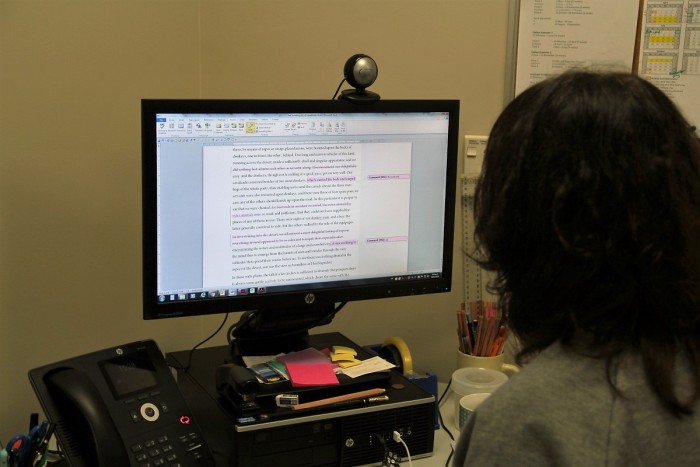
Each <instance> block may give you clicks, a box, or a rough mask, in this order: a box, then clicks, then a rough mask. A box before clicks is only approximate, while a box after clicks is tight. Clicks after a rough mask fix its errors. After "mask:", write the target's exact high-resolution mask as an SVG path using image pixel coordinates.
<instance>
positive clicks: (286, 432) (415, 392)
mask: <svg viewBox="0 0 700 467" xmlns="http://www.w3.org/2000/svg"><path fill="white" fill-rule="evenodd" d="M311 345H312V346H314V347H316V348H319V349H321V348H324V347H331V346H333V345H344V346H348V347H352V348H354V349H356V350H357V351H358V356H359V358H363V359H364V358H367V357H369V355H365V352H366V351H365V350H363V349H362V348H361V347H360V346H358V345H356V344H355V343H353V342H352V341H350V340H349V339H347V338H346V337H344V336H343V335H342V334H339V333H328V334H317V335H312V336H311ZM228 352H229V349H228V347H225V346H224V347H212V348H206V349H200V350H197V351H196V352H195V353H194V355H193V358H192V362H191V367H190V369H189V371H188V372H181V373H180V374H179V375H178V382H179V384H180V387H181V390H182V392H183V395H184V396H185V398H186V400H187V402H188V404H189V405H190V409H191V410H192V412H193V413H194V415H195V416H196V417H197V419H198V421H199V424H200V426H201V428H202V431H203V433H204V436H205V438H206V439H207V441H208V443H209V446H210V448H211V449H212V451H213V452H214V455H215V457H216V458H217V465H222V466H224V465H225V466H239V467H244V466H245V467H255V466H270V465H275V466H282V467H284V466H297V465H305V466H313V467H315V466H319V467H320V466H334V467H335V466H356V465H379V464H380V463H381V462H382V459H383V458H384V454H385V447H386V448H389V449H390V450H391V451H393V452H395V453H397V454H399V455H401V456H403V457H405V456H406V452H405V449H404V447H403V446H402V445H401V444H400V443H397V442H395V441H393V440H392V433H393V431H398V432H399V433H400V434H401V435H402V438H403V440H404V441H405V442H406V444H407V445H408V448H409V450H410V454H411V457H412V458H420V457H426V456H429V455H431V454H432V451H433V441H434V434H435V433H434V414H435V398H434V396H433V395H431V394H430V393H428V392H426V391H425V390H423V389H422V388H420V387H419V386H417V385H415V384H414V383H412V382H411V381H409V380H408V379H406V378H404V377H403V376H402V375H401V374H399V373H398V372H396V371H391V372H390V373H389V375H388V377H387V378H386V379H384V380H383V381H382V382H380V383H374V385H375V386H380V387H383V388H385V389H386V395H388V396H389V400H388V401H387V402H383V403H375V404H368V405H362V406H352V407H351V408H344V409H333V408H331V409H327V410H320V411H317V412H313V413H303V414H300V415H296V414H293V415H291V416H288V417H284V416H281V417H280V416H272V417H271V418H270V419H269V420H268V421H254V422H252V423H241V421H239V420H238V418H239V417H238V416H237V415H236V414H234V413H233V412H232V411H231V409H230V407H229V406H228V404H226V402H225V401H224V400H222V399H221V397H220V396H219V394H218V393H217V391H216V387H215V371H216V367H217V366H218V365H220V364H221V363H223V362H224V359H225V358H226V356H227V355H228ZM168 357H169V358H170V359H171V360H175V361H177V362H178V363H179V364H185V363H186V362H187V359H188V357H189V352H188V351H183V352H176V353H172V354H169V356H168ZM382 439H383V442H384V444H383V443H382Z"/></svg>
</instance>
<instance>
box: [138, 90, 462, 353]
mask: <svg viewBox="0 0 700 467" xmlns="http://www.w3.org/2000/svg"><path fill="white" fill-rule="evenodd" d="M458 119H459V102H458V101H456V100H380V101H378V102H375V103H371V104H366V105H358V104H354V103H351V102H348V101H346V100H153V99H146V100H143V101H142V140H143V141H142V152H143V180H142V182H143V317H144V319H155V318H170V317H178V316H193V315H204V314H212V313H228V312H234V311H245V313H244V314H243V315H242V316H241V319H240V321H239V322H238V324H237V325H236V326H235V327H234V332H233V333H234V336H235V338H236V340H237V341H238V344H239V345H242V346H243V347H246V349H245V350H243V351H244V352H245V353H257V352H258V351H260V349H261V348H265V349H266V351H270V350H279V351H289V350H296V349H294V348H293V347H298V346H300V345H303V338H304V336H306V335H307V330H308V329H309V328H310V327H312V326H315V325H319V324H325V323H327V322H329V321H330V319H332V317H333V315H334V314H335V312H336V311H337V310H338V307H339V304H344V303H345V302H348V301H354V300H365V299H382V298H391V297H399V296H407V295H420V294H430V293H440V292H448V291H449V290H450V288H451V281H452V255H453V250H452V249H453V239H454V220H455V219H454V216H455V190H456V178H457V177H456V171H457V169H456V168H457V157H458V150H457V147H458V142H457V141H458ZM275 346H276V347H279V348H277V349H273V348H272V347H275ZM239 350H240V349H239Z"/></svg>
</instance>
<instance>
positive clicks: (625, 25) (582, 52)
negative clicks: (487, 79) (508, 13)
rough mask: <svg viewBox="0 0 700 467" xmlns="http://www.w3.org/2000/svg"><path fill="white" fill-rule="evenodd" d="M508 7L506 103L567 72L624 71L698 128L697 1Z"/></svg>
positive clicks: (534, 0) (560, 0) (543, 1)
mask: <svg viewBox="0 0 700 467" xmlns="http://www.w3.org/2000/svg"><path fill="white" fill-rule="evenodd" d="M511 1H512V4H511V8H512V9H513V8H515V9H517V18H516V19H515V20H514V23H515V30H516V32H515V33H513V32H512V31H509V34H510V35H511V39H510V40H509V47H510V48H512V49H514V50H515V52H512V51H511V53H510V55H511V57H512V58H511V60H513V61H514V62H515V63H514V65H511V70H512V72H511V74H513V75H514V78H511V81H512V92H511V91H510V90H507V93H506V94H507V95H506V100H509V98H512V97H513V96H515V95H517V94H519V93H520V92H521V91H523V90H524V89H526V88H527V87H529V86H531V85H533V84H535V83H536V82H538V81H541V80H543V79H545V78H547V77H549V76H552V75H556V74H559V73H561V72H563V71H566V70H568V69H572V68H588V67H600V68H612V69H623V70H629V71H633V72H636V73H638V74H639V75H640V76H642V77H643V78H645V79H647V80H649V81H650V82H652V83H654V84H655V85H656V86H657V87H659V88H660V89H662V90H663V91H664V92H665V93H666V94H667V95H668V96H669V97H670V98H671V99H673V101H674V102H675V103H676V105H678V106H679V107H680V109H681V110H682V111H683V112H684V114H685V116H686V118H687V119H688V120H689V121H690V123H691V125H695V126H700V105H698V104H697V103H698V102H700V0H614V1H612V0H511ZM514 5H515V6H514ZM509 92H511V93H510V95H508V94H509Z"/></svg>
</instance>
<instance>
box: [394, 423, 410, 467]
mask: <svg viewBox="0 0 700 467" xmlns="http://www.w3.org/2000/svg"><path fill="white" fill-rule="evenodd" d="M391 436H392V438H393V440H394V441H396V442H397V443H401V444H403V448H404V449H405V450H406V457H408V465H409V466H411V467H412V466H413V462H412V461H411V451H409V450H408V445H407V444H406V441H404V440H403V438H402V437H401V433H399V432H398V431H396V430H394V432H393V433H392V434H391Z"/></svg>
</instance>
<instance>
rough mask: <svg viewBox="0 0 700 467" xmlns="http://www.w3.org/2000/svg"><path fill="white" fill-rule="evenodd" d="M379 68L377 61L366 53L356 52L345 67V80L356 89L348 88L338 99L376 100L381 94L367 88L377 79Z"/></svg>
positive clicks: (368, 101)
mask: <svg viewBox="0 0 700 467" xmlns="http://www.w3.org/2000/svg"><path fill="white" fill-rule="evenodd" d="M378 73H379V70H378V68H377V62H375V61H374V60H373V59H372V57H370V56H369V55H365V54H355V55H353V56H352V57H350V58H349V59H348V60H347V62H345V66H344V67H343V74H344V75H345V81H347V82H348V84H349V85H350V86H352V87H353V88H354V89H346V90H344V91H343V92H341V93H340V97H338V99H346V100H349V101H351V102H354V103H357V104H364V103H370V102H376V101H378V100H379V94H377V93H375V92H372V91H368V90H367V88H368V87H369V86H371V85H372V83H374V81H375V80H376V79H377V74H378Z"/></svg>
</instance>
